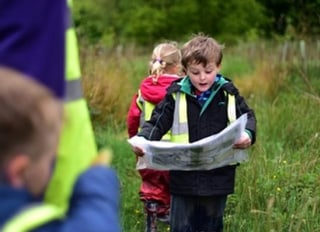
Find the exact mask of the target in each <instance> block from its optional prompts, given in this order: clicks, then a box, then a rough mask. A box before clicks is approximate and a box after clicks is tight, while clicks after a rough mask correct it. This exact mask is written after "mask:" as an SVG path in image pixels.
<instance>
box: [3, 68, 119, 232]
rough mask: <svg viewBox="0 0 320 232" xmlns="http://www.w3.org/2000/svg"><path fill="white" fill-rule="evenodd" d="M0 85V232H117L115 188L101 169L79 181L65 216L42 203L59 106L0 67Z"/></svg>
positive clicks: (111, 173)
mask: <svg viewBox="0 0 320 232" xmlns="http://www.w3.org/2000/svg"><path fill="white" fill-rule="evenodd" d="M0 83H1V84H0V108H1V110H0V205H1V207H0V231H3V232H7V231H8V232H10V231H47V232H49V231H55V232H59V231H110V232H111V231H112V232H114V231H120V226H119V225H120V223H119V220H118V201H119V183H118V180H117V177H116V175H115V173H114V171H112V170H111V169H108V168H106V167H104V166H102V165H95V166H94V167H91V168H90V169H88V170H87V171H85V172H84V173H83V174H82V175H81V176H80V177H79V178H78V180H77V182H76V184H75V186H74V189H73V195H72V197H71V200H70V209H69V211H68V213H67V215H63V214H62V211H61V212H60V211H59V209H58V208H56V207H55V206H52V205H46V204H44V203H41V201H42V194H43V192H44V190H45V188H46V185H47V183H48V181H49V179H50V176H51V171H52V167H53V161H54V159H55V154H56V149H57V146H58V142H59V134H60V129H61V127H62V121H63V112H62V111H63V106H62V103H61V102H60V101H59V100H58V99H57V98H55V97H54V96H53V94H51V92H50V91H49V90H48V89H47V88H45V87H44V86H42V85H40V84H38V82H36V81H34V80H33V79H31V78H28V77H25V76H22V75H21V74H20V73H18V72H16V71H13V70H10V69H7V68H3V67H0ZM105 186H108V187H107V189H105ZM62 217H63V218H62Z"/></svg>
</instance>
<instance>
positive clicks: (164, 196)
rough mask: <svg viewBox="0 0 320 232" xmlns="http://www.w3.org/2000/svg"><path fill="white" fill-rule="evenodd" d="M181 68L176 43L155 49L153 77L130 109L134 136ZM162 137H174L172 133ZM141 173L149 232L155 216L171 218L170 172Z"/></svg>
mask: <svg viewBox="0 0 320 232" xmlns="http://www.w3.org/2000/svg"><path fill="white" fill-rule="evenodd" d="M180 68H181V52H180V50H179V49H178V47H177V44H176V43H175V42H167V43H161V44H158V45H157V46H156V47H155V48H154V49H153V52H152V55H151V60H150V63H149V76H147V77H146V78H145V79H143V81H142V82H141V84H140V88H139V90H138V92H137V94H135V95H134V97H133V99H132V102H131V105H130V108H129V111H128V116H127V128H128V135H129V137H130V138H131V137H133V136H135V135H136V134H137V133H138V131H139V127H141V126H142V124H143V123H144V121H146V120H149V119H150V117H151V113H152V110H153V109H154V107H155V106H156V105H157V104H158V103H159V102H160V101H161V100H162V99H163V98H164V96H165V94H166V89H167V88H168V87H169V86H170V84H171V83H172V82H173V81H175V80H177V79H178V78H179V76H178V74H179V72H180ZM162 139H163V140H170V134H167V135H166V136H164V137H163V138H162ZM139 174H140V176H141V179H142V183H141V187H140V191H139V195H140V199H141V201H142V202H143V203H144V209H145V212H146V213H147V232H148V231H149V230H148V229H150V228H148V227H155V225H154V224H155V221H154V220H155V219H158V220H161V221H165V222H168V221H169V209H170V192H169V172H168V171H158V170H151V169H140V170H139ZM153 216H154V217H153ZM151 224H153V225H151ZM150 231H151V230H150Z"/></svg>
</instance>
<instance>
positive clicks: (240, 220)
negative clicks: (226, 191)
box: [81, 42, 320, 232]
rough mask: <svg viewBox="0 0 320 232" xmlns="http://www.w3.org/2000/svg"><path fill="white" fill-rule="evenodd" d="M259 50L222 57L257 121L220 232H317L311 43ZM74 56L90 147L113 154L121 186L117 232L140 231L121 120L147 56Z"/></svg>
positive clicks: (318, 129) (318, 178)
mask: <svg viewBox="0 0 320 232" xmlns="http://www.w3.org/2000/svg"><path fill="white" fill-rule="evenodd" d="M261 44H262V43H261ZM261 44H260V45H261ZM260 45H257V44H256V45H250V46H249V45H242V46H239V47H236V48H230V49H229V50H228V48H227V49H226V50H225V56H224V61H223V70H222V74H225V75H226V76H228V77H230V78H231V79H232V80H233V81H234V82H235V83H236V85H237V86H238V87H239V89H240V92H241V93H242V95H243V96H244V97H245V98H246V99H247V102H248V104H249V105H250V106H251V107H252V108H253V109H254V110H255V112H256V116H257V120H258V135H257V142H256V144H255V145H254V146H253V147H252V148H250V150H249V154H250V159H249V161H248V162H246V163H244V164H242V165H240V167H239V168H238V171H237V176H236V191H235V194H233V195H230V197H229V199H228V203H227V208H226V212H225V231H226V232H235V231H236V232H282V231H284V232H286V231H297V232H301V231H303V232H316V231H320V229H319V228H320V187H319V186H320V48H319V47H317V46H316V44H312V42H310V44H308V43H307V46H306V50H302V48H301V47H299V43H293V42H292V43H290V44H289V45H290V46H287V45H286V46H284V45H283V44H262V45H263V46H260ZM288 47H289V48H288ZM317 49H318V50H317ZM81 54H82V56H81V60H82V69H83V80H84V82H83V86H84V90H85V94H86V98H87V100H88V103H89V107H90V112H91V116H92V120H93V124H94V129H95V135H96V140H97V143H98V145H99V148H102V147H105V146H109V147H111V148H112V149H113V152H114V158H113V164H112V165H113V167H114V168H115V169H116V170H117V172H118V174H119V178H120V181H121V198H122V203H121V220H122V224H123V231H124V232H140V231H144V223H145V220H144V214H143V211H142V204H141V202H140V201H139V199H138V189H139V184H140V179H139V176H138V174H137V171H136V170H135V157H134V155H133V153H132V152H131V148H130V146H129V144H128V143H127V134H126V128H125V120H126V113H127V110H128V107H129V103H130V101H131V98H132V96H133V94H134V93H135V91H136V90H137V88H138V84H139V82H140V80H141V79H142V78H143V77H144V76H145V74H146V73H147V62H148V54H147V55H143V54H142V55H141V53H140V55H139V56H134V53H130V54H122V55H121V56H119V55H117V54H113V53H103V52H102V53H99V54H97V53H95V52H92V51H86V52H82V53H81ZM159 226H160V227H159V231H168V226H166V225H159Z"/></svg>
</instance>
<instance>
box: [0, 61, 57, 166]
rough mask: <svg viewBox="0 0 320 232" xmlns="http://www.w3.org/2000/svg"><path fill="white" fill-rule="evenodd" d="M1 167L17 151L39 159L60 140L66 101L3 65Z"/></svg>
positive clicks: (0, 73)
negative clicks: (63, 109) (63, 105)
mask: <svg viewBox="0 0 320 232" xmlns="http://www.w3.org/2000/svg"><path fill="white" fill-rule="evenodd" d="M0 83H1V84H0V109H1V110H0V147H1V149H0V168H1V169H2V168H3V165H4V164H5V162H6V161H8V160H9V159H10V158H12V157H13V156H14V155H17V154H26V155H29V156H30V157H31V159H36V158H38V157H39V156H40V155H42V153H44V151H46V149H48V147H50V146H52V144H54V143H53V141H56V140H57V137H58V134H59V130H60V126H61V122H62V103H61V102H60V101H59V100H58V99H57V98H55V97H54V96H53V94H52V93H51V92H50V91H49V90H48V89H47V88H46V87H44V86H42V85H41V84H38V83H37V82H36V81H34V80H33V79H31V78H29V77H25V76H23V75H22V74H20V73H18V72H16V71H13V70H10V69H7V68H2V67H0Z"/></svg>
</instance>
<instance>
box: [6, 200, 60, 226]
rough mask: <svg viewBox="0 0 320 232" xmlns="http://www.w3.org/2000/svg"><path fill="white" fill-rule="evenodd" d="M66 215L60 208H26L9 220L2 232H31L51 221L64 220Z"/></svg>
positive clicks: (43, 205) (45, 206)
mask: <svg viewBox="0 0 320 232" xmlns="http://www.w3.org/2000/svg"><path fill="white" fill-rule="evenodd" d="M63 216H64V213H63V210H62V209H61V208H60V207H57V206H54V205H49V204H39V205H34V206H30V207H28V208H26V209H25V210H23V211H22V212H20V213H19V214H17V215H16V216H14V217H13V218H12V219H11V220H9V221H8V222H7V223H6V224H5V225H4V226H3V228H0V231H1V232H29V231H32V230H34V229H36V228H38V227H40V226H42V225H44V224H47V223H48V222H50V221H54V220H57V219H61V218H63Z"/></svg>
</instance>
